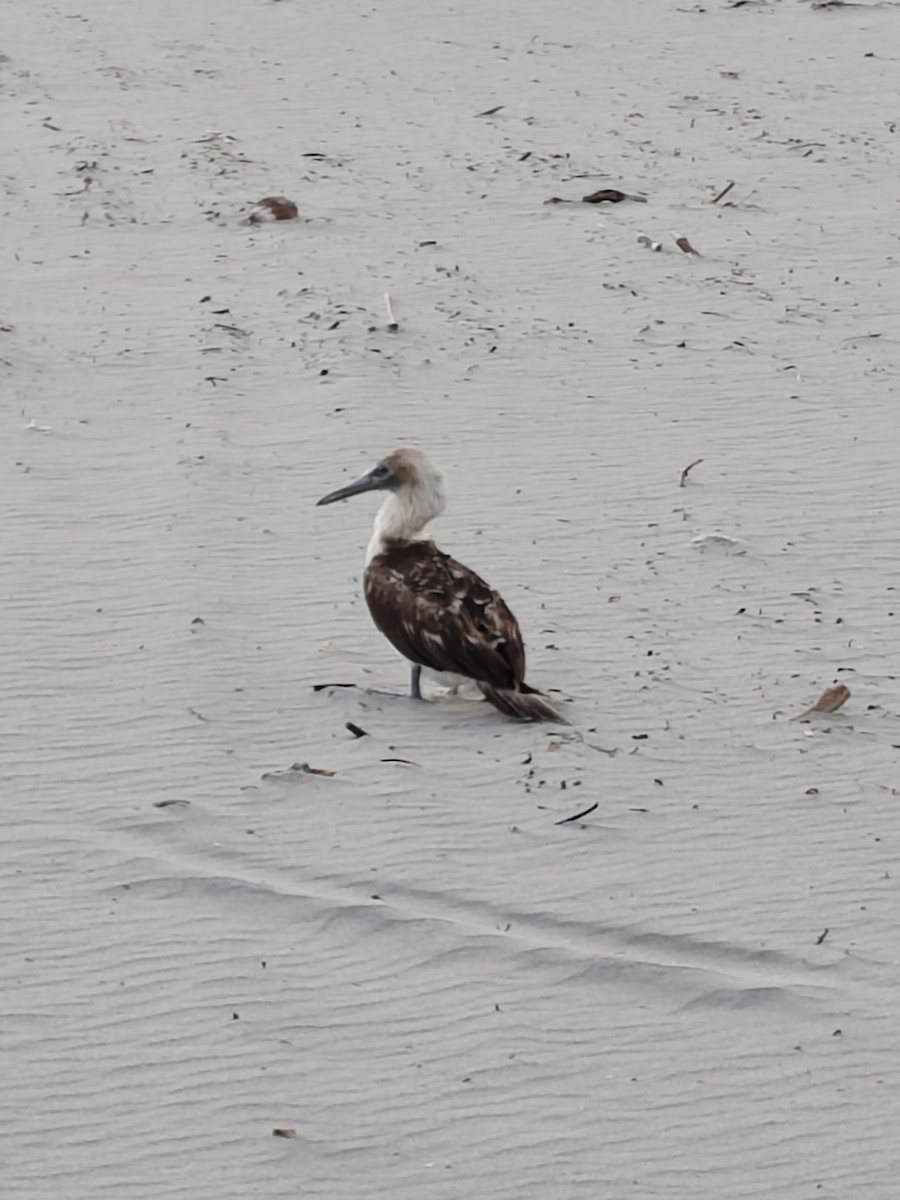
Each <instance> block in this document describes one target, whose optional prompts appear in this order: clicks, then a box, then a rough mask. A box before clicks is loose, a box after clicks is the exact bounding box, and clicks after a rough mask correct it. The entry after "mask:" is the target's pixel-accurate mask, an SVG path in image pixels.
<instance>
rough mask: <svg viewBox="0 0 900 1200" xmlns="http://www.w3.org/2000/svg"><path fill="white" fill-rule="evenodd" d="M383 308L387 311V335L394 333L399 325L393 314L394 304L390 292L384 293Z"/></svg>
mask: <svg viewBox="0 0 900 1200" xmlns="http://www.w3.org/2000/svg"><path fill="white" fill-rule="evenodd" d="M384 307H385V308H386V309H387V315H388V333H396V332H397V330H398V329H399V328H400V324H399V322H398V321H397V314H396V313H395V312H394V302H393V300H392V299H391V293H390V292H385V293H384Z"/></svg>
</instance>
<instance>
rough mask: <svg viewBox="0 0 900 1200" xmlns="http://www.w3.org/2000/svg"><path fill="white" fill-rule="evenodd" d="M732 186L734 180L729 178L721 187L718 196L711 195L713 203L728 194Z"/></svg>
mask: <svg viewBox="0 0 900 1200" xmlns="http://www.w3.org/2000/svg"><path fill="white" fill-rule="evenodd" d="M733 187H734V180H733V179H729V180H728V182H727V183H726V184H725V186H724V187H723V188H722V190H721V192H719V194H718V196H713V200H712V202H713V204H718V203H719V201H720V200H722V199H723V198H724V197H725V196H727V195H728V193H729V192H730V191H731V189H732V188H733Z"/></svg>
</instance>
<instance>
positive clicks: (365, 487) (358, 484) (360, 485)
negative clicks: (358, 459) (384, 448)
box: [316, 468, 385, 508]
mask: <svg viewBox="0 0 900 1200" xmlns="http://www.w3.org/2000/svg"><path fill="white" fill-rule="evenodd" d="M384 486H385V481H384V480H383V479H376V478H375V471H374V468H373V470H371V471H369V472H367V474H365V475H360V477H359V479H355V480H354V481H353V483H348V484H347V486H346V487H342V488H338V490H337V491H336V492H329V493H328V495H327V496H323V497H322V499H321V500H317V501H316V507H317V508H318V507H319V506H320V505H322V504H334V503H335V502H336V501H338V500H348V499H349V498H350V497H351V496H358V495H360V493H361V492H377V491H380V490H381V489H382V488H383V487H384Z"/></svg>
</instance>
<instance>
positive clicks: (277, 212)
mask: <svg viewBox="0 0 900 1200" xmlns="http://www.w3.org/2000/svg"><path fill="white" fill-rule="evenodd" d="M299 215H300V214H299V211H298V209H297V205H296V204H295V203H294V202H293V200H288V198H287V196H266V197H265V199H264V200H259V201H257V203H256V204H254V206H253V208H252V209H251V210H250V216H249V217H248V218H247V223H248V225H259V224H261V223H262V222H263V221H296V219H297V217H298V216H299Z"/></svg>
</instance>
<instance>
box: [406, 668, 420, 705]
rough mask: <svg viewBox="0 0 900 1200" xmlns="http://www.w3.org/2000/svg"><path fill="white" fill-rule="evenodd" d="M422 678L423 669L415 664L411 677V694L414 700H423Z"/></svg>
mask: <svg viewBox="0 0 900 1200" xmlns="http://www.w3.org/2000/svg"><path fill="white" fill-rule="evenodd" d="M421 678H422V668H421V667H420V666H419V664H418V663H414V664H413V669H412V671H411V672H410V676H409V694H410V696H411V697H412V698H413V700H421V699H422V689H421V687H420V686H419V681H420V680H421Z"/></svg>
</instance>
